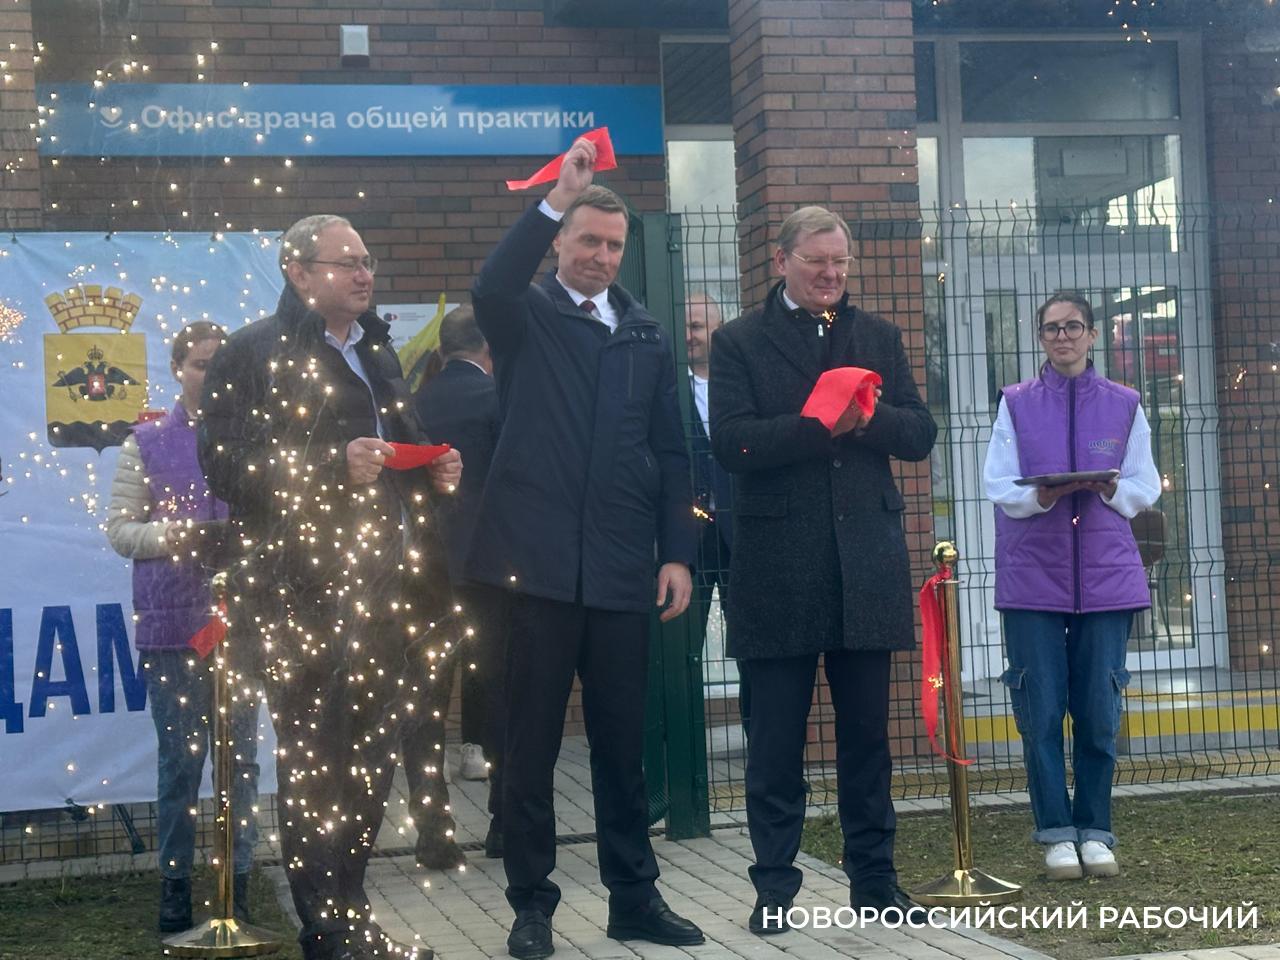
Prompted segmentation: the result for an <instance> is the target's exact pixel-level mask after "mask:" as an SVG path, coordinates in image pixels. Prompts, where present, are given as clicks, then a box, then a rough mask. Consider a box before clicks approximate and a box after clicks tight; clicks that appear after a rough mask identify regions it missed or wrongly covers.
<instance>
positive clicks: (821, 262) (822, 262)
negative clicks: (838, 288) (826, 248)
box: [787, 250, 853, 270]
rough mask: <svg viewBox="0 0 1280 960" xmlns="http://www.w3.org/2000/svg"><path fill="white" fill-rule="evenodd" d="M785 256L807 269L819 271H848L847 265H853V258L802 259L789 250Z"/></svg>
mask: <svg viewBox="0 0 1280 960" xmlns="http://www.w3.org/2000/svg"><path fill="white" fill-rule="evenodd" d="M787 256H789V257H795V258H796V259H797V260H799V261H800V262H801V263H803V264H804V265H805V266H807V267H818V268H819V269H820V270H825V269H827V267H835V268H836V269H837V270H848V269H849V264H851V263H853V257H804V256H801V255H800V254H798V253H795V252H794V251H791V250H788V251H787Z"/></svg>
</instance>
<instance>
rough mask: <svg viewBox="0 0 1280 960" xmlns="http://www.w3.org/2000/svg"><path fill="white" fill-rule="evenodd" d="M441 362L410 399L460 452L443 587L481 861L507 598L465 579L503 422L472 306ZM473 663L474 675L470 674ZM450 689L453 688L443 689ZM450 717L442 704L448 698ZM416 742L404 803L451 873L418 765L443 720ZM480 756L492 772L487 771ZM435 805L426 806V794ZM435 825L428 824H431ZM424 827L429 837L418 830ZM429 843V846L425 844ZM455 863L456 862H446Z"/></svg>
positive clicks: (492, 786) (444, 816) (495, 799)
mask: <svg viewBox="0 0 1280 960" xmlns="http://www.w3.org/2000/svg"><path fill="white" fill-rule="evenodd" d="M439 352H440V356H441V358H442V359H443V361H444V367H443V368H442V369H441V370H440V372H439V373H437V374H436V375H435V376H434V377H432V378H431V379H430V380H427V381H425V382H424V383H423V385H422V387H421V388H420V389H419V390H418V392H417V393H416V394H415V395H414V398H413V402H414V407H415V408H416V410H417V413H418V420H419V422H420V423H421V424H422V426H423V429H425V430H426V431H427V433H428V435H429V436H430V437H431V438H432V439H433V440H436V441H438V442H441V443H447V444H449V445H451V446H452V447H453V448H454V449H455V450H457V451H458V452H459V453H460V454H462V457H463V462H464V463H466V465H467V469H466V470H465V471H463V474H462V483H461V484H459V486H458V491H457V493H456V494H455V495H454V497H453V498H452V500H451V501H450V502H449V503H448V504H447V505H446V508H445V509H442V510H441V514H440V518H441V520H442V521H443V525H444V540H445V548H446V551H447V555H448V561H449V582H450V584H451V585H452V586H453V594H454V597H455V598H456V599H457V601H458V603H460V604H461V605H462V613H463V617H464V618H465V619H466V621H467V623H468V624H469V625H470V626H471V628H472V629H473V630H474V631H475V635H474V638H473V640H472V641H469V643H470V644H471V646H470V648H469V649H466V650H465V651H464V656H463V657H462V661H463V674H462V684H461V686H462V731H461V739H462V759H461V762H460V763H459V768H460V769H459V771H458V773H459V774H460V775H461V776H462V777H463V779H466V780H483V779H485V777H486V776H487V777H488V779H489V814H490V816H491V818H492V819H491V821H490V825H489V832H488V834H487V835H486V837H485V856H488V857H500V856H502V804H501V800H502V779H501V777H502V770H501V766H502V765H501V763H500V761H501V757H502V742H503V739H504V737H505V730H506V723H505V722H504V719H503V717H504V712H503V711H504V708H505V704H504V696H503V692H502V691H503V686H504V684H503V678H504V674H505V672H506V662H507V626H506V591H505V590H497V589H494V588H493V587H489V586H480V585H478V584H474V583H467V582H466V578H465V577H464V576H463V567H464V565H465V563H466V559H467V552H468V551H469V550H470V548H471V538H472V535H473V533H474V532H475V528H476V518H477V517H478V516H479V513H480V497H481V495H482V494H483V492H484V485H485V480H486V479H487V478H488V476H489V465H490V464H491V463H492V462H493V448H494V447H495V446H496V445H497V442H498V431H499V429H500V427H501V423H502V421H501V417H500V416H499V413H498V391H497V388H496V387H495V386H494V383H493V361H492V359H491V357H490V355H489V345H488V344H487V343H486V342H485V339H484V334H482V333H481V332H480V328H479V327H478V326H477V325H476V315H475V311H474V310H473V309H472V308H471V306H470V305H465V306H461V307H455V308H454V309H453V310H450V311H449V313H447V314H446V315H445V317H444V319H443V320H442V321H441V323H440V349H439ZM472 664H474V668H472V666H471V665H472ZM448 685H449V686H452V680H451V679H450V680H449V681H448ZM444 706H445V708H446V710H447V706H448V700H447V699H446V700H444ZM418 733H419V736H418V737H416V738H406V739H405V741H404V750H405V772H406V773H410V776H409V799H410V804H411V806H412V807H413V810H414V815H415V819H417V820H420V821H422V822H421V823H420V824H419V827H418V847H417V850H416V853H417V856H418V862H419V863H421V864H423V865H424V866H430V867H433V868H435V869H447V868H448V867H449V866H456V865H457V863H458V862H460V860H461V852H460V851H458V849H457V845H456V844H455V843H454V842H453V839H452V837H451V836H449V835H447V834H446V829H442V828H451V827H452V826H453V822H452V821H453V818H452V816H451V815H450V814H449V812H448V811H447V810H446V809H445V806H446V804H447V803H448V794H447V791H446V790H444V789H443V783H442V781H443V778H440V782H438V783H436V784H433V783H431V782H430V780H429V779H428V778H424V777H423V776H422V775H421V774H420V773H419V771H421V770H422V768H423V766H424V762H423V759H420V758H424V759H426V760H429V759H431V758H433V757H434V756H435V754H434V753H433V752H432V751H434V749H435V744H437V743H440V742H442V741H443V740H444V718H443V717H440V718H439V719H438V720H436V718H431V719H430V720H429V721H428V723H427V724H426V725H425V728H424V729H422V730H421V731H418ZM486 758H487V759H488V770H487V771H486V769H485V766H486ZM432 794H435V796H433V797H432V801H433V802H431V803H426V804H424V803H422V799H423V798H424V797H429V796H432ZM433 821H434V822H433ZM424 827H425V829H424ZM424 838H425V839H424ZM451 860H452V861H453V862H452V863H451V862H450V861H451Z"/></svg>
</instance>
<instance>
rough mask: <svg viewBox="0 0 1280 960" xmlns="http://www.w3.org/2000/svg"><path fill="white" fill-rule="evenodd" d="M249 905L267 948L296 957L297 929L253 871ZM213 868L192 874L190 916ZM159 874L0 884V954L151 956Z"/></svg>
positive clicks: (199, 912) (156, 943)
mask: <svg viewBox="0 0 1280 960" xmlns="http://www.w3.org/2000/svg"><path fill="white" fill-rule="evenodd" d="M249 892H250V897H249V904H250V906H249V910H250V915H251V916H252V917H253V922H254V923H255V924H257V925H258V926H262V927H265V928H267V929H268V930H273V931H275V932H276V933H278V934H280V939H281V940H282V941H283V942H284V948H283V949H282V950H281V951H280V952H279V953H277V954H275V956H277V957H281V958H284V960H301V957H302V951H301V950H300V949H299V947H298V941H297V939H296V937H297V932H296V931H295V930H294V929H293V926H292V925H291V924H290V922H289V920H288V919H287V918H286V917H285V914H284V912H283V911H282V910H281V909H280V905H279V904H278V903H277V901H276V898H275V891H274V889H273V887H272V885H271V882H270V881H269V880H268V879H267V877H266V876H265V875H264V874H263V873H262V872H261V871H256V872H255V873H254V877H253V881H252V883H251V884H250V891H249ZM212 896H213V874H212V873H210V872H209V871H207V870H204V871H199V872H197V874H196V876H195V895H194V901H195V904H196V906H195V916H196V920H197V922H198V921H200V920H202V919H204V918H205V917H207V916H208V914H209V911H208V910H207V909H202V908H201V907H200V904H201V903H203V902H204V901H205V900H206V899H211V898H212ZM159 899H160V875H159V874H157V873H126V874H114V875H99V876H85V877H66V878H63V879H56V880H29V881H26V882H24V883H21V884H17V885H14V886H8V887H0V960H134V958H147V960H154V958H156V957H161V956H163V954H162V950H163V947H162V946H161V944H160V934H158V933H157V932H156V908H157V905H158V903H159Z"/></svg>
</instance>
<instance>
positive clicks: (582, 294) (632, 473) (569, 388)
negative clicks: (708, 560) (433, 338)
mask: <svg viewBox="0 0 1280 960" xmlns="http://www.w3.org/2000/svg"><path fill="white" fill-rule="evenodd" d="M594 162H595V147H594V146H593V145H592V144H591V143H590V142H588V141H586V140H578V141H577V142H576V143H574V145H573V147H572V148H570V150H569V152H568V154H567V155H566V157H565V160H564V163H563V165H562V167H561V171H560V176H559V180H558V181H557V183H556V185H555V187H554V188H553V189H552V190H551V192H550V193H549V194H548V196H547V198H546V199H545V200H544V201H542V203H540V204H538V205H537V206H535V207H533V208H531V209H530V210H528V211H527V212H526V213H525V215H524V216H523V217H522V218H521V219H520V220H519V221H518V222H517V223H516V225H515V226H514V227H513V228H512V229H511V231H510V232H509V233H508V234H507V236H506V237H505V238H503V240H502V242H501V243H499V245H498V247H497V248H496V249H495V250H494V251H493V253H492V254H490V256H489V259H488V260H487V261H486V262H485V265H484V267H483V269H482V270H481V271H480V275H479V276H478V277H477V278H476V282H475V286H474V287H473V288H472V299H473V302H474V304H475V309H476V318H477V320H478V321H479V324H480V329H481V331H482V332H483V333H484V335H485V338H486V339H487V340H488V341H489V348H490V350H491V351H492V354H493V359H494V369H495V374H496V377H497V384H498V396H499V399H500V403H501V407H502V413H503V418H504V420H503V429H502V434H501V436H500V437H499V439H498V445H497V449H496V450H495V451H494V455H493V464H492V467H491V469H490V472H489V480H488V483H487V484H486V486H485V491H484V496H483V499H482V501H481V508H480V514H479V517H478V519H477V522H476V532H475V537H474V539H473V540H472V548H471V554H470V557H469V560H468V563H467V571H466V573H467V577H468V578H469V579H472V580H476V581H479V582H481V583H487V584H492V585H495V586H505V587H507V588H508V589H509V590H510V591H511V594H510V600H511V635H510V643H511V649H510V653H509V656H508V660H507V667H508V676H509V677H511V678H513V679H514V678H516V677H518V678H519V682H512V683H509V684H508V688H507V721H508V722H507V738H506V749H505V751H504V758H503V764H504V778H503V779H504V799H503V815H504V828H505V831H504V846H505V849H504V865H505V867H506V873H507V883H508V886H507V900H508V901H509V902H510V903H511V906H512V907H513V908H514V909H515V911H516V920H515V924H514V925H513V928H512V931H511V936H510V937H509V938H508V940H507V948H508V950H509V951H510V953H511V955H512V956H514V957H518V958H522V960H530V958H538V957H545V956H549V955H550V954H551V953H552V952H553V950H554V947H553V945H552V942H551V915H552V913H553V912H554V911H555V908H556V905H557V904H558V903H559V900H560V890H559V887H557V886H556V884H555V883H553V882H552V881H551V879H550V874H551V871H552V870H553V869H554V867H555V813H554V809H553V799H554V795H553V786H552V785H553V776H554V773H555V763H556V757H557V755H558V753H559V750H560V740H561V737H562V735H563V732H564V714H565V708H566V706H567V704H568V700H569V692H570V689H571V687H572V685H573V677H574V673H575V672H576V673H577V674H578V675H579V677H580V678H581V680H582V706H583V712H584V716H585V721H586V727H587V736H588V740H589V741H590V744H591V783H592V792H593V794H594V799H595V809H596V830H597V833H598V841H597V844H598V850H599V855H600V876H601V879H602V880H603V882H604V884H605V886H607V887H608V888H609V924H608V928H607V931H606V932H607V934H608V935H609V936H610V937H612V938H614V939H618V940H623V939H642V940H649V941H651V942H654V943H664V944H672V945H688V944H697V943H701V942H702V941H703V937H702V932H701V931H700V930H699V929H698V928H697V927H696V926H694V925H693V924H692V923H690V922H689V921H687V920H684V919H683V918H681V917H679V916H677V915H676V914H675V913H674V912H672V911H671V910H670V908H668V907H667V905H666V903H664V902H663V900H662V898H661V897H660V896H659V895H658V892H657V888H656V886H655V881H656V880H657V877H658V865H657V861H656V860H655V859H654V855H653V849H652V847H651V846H650V843H649V836H648V818H647V810H646V802H645V788H644V774H643V770H642V765H641V756H642V753H643V744H644V703H645V688H646V679H645V673H646V667H647V665H648V650H647V647H648V630H649V611H650V610H651V609H652V608H653V606H654V604H655V602H656V605H657V606H659V607H666V609H665V610H664V611H663V613H662V619H664V620H670V619H671V618H673V617H676V616H679V615H680V614H681V613H683V612H684V610H685V608H686V607H687V606H688V604H689V596H690V593H691V592H692V580H691V575H690V566H691V565H692V563H693V560H694V555H695V552H696V530H695V528H694V525H693V512H692V493H691V490H690V486H689V459H688V456H687V455H686V453H685V448H684V436H683V431H682V430H681V424H680V410H679V400H678V397H677V394H676V370H675V361H674V359H673V357H672V352H671V344H670V343H669V342H668V340H667V337H666V335H665V334H664V333H663V331H662V328H661V327H660V326H659V324H658V322H657V321H656V320H654V318H653V317H651V316H650V315H649V314H648V313H647V312H646V311H645V309H644V307H642V306H641V305H640V304H639V303H638V302H636V300H635V299H634V298H633V297H632V296H631V294H629V293H627V291H626V290H624V289H623V288H622V287H620V286H618V285H616V284H614V282H613V281H614V278H615V277H616V276H617V273H618V266H619V264H620V263H621V261H622V251H623V247H624V246H625V243H626V237H627V212H626V206H625V205H624V204H623V202H622V200H621V199H620V198H619V197H618V196H617V195H616V194H614V193H613V192H612V191H610V190H607V189H605V188H603V187H599V186H594V185H592V183H591V180H592V176H593V165H594ZM548 246H554V247H555V251H556V259H557V267H556V270H555V271H554V273H552V274H550V275H548V276H547V277H545V278H544V279H543V281H542V282H541V283H539V284H534V283H532V282H531V281H532V280H533V277H534V274H535V273H536V271H537V269H538V267H539V265H540V264H541V263H542V259H543V257H544V256H546V253H547V247H548ZM655 543H656V546H657V550H656V559H657V566H658V570H657V589H656V591H655V589H654V568H655V549H654V548H655ZM655 598H656V599H655Z"/></svg>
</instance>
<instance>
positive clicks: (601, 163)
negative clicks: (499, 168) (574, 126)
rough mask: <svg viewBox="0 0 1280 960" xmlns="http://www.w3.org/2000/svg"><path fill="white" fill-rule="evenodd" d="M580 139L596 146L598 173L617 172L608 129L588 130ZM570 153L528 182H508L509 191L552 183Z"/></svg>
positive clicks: (557, 158) (565, 153)
mask: <svg viewBox="0 0 1280 960" xmlns="http://www.w3.org/2000/svg"><path fill="white" fill-rule="evenodd" d="M578 139H580V140H590V141H591V142H592V143H594V144H595V145H596V163H595V166H594V167H592V169H593V170H595V172H596V173H599V172H601V171H602V170H616V169H617V167H618V159H617V157H615V156H614V155H613V141H612V140H610V139H609V128H608V127H597V128H596V129H594V130H588V131H587V132H586V133H584V134H583V135H582V136H581V137H579V138H578ZM568 153H569V151H568V150H566V151H565V152H564V153H562V154H560V156H558V157H556V158H555V159H554V160H552V161H551V162H550V163H548V164H547V165H546V166H545V167H543V168H542V169H541V170H539V171H538V172H537V173H535V174H534V175H533V176H532V177H530V178H529V179H528V180H508V181H507V189H508V190H528V189H529V188H530V187H536V186H537V185H538V184H540V183H550V182H551V181H552V180H556V179H558V178H559V176H560V167H561V165H563V164H564V158H565V156H566V155H567V154H568Z"/></svg>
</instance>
